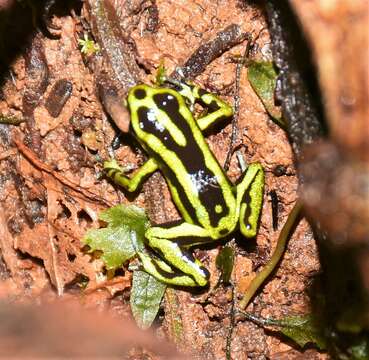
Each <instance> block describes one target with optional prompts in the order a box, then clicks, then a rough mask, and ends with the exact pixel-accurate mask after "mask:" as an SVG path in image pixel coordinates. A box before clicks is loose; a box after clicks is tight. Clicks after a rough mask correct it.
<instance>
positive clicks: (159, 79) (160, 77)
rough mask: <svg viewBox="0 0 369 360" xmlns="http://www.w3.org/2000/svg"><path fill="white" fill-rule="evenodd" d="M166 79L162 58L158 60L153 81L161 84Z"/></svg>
mask: <svg viewBox="0 0 369 360" xmlns="http://www.w3.org/2000/svg"><path fill="white" fill-rule="evenodd" d="M165 79H166V69H165V66H164V60H160V63H159V67H158V70H157V71H156V77H155V83H156V84H157V85H159V86H160V85H163V83H164V82H165Z"/></svg>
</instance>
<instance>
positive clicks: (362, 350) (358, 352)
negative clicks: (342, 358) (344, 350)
mask: <svg viewBox="0 0 369 360" xmlns="http://www.w3.org/2000/svg"><path fill="white" fill-rule="evenodd" d="M348 353H349V354H350V355H351V357H350V359H352V360H367V359H369V339H368V338H367V337H361V338H359V339H358V341H357V342H356V343H355V344H354V345H352V346H351V347H350V348H349V349H348Z"/></svg>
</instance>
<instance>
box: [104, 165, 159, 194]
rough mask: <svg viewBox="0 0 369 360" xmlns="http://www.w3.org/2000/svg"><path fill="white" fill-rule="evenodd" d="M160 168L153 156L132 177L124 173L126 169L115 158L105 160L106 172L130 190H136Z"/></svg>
mask: <svg viewBox="0 0 369 360" xmlns="http://www.w3.org/2000/svg"><path fill="white" fill-rule="evenodd" d="M157 169H158V164H157V162H156V161H155V160H154V159H153V158H151V159H149V160H147V161H146V162H145V163H144V164H143V165H142V166H141V167H140V168H139V169H138V170H137V171H136V172H135V174H134V175H133V177H132V178H129V177H127V176H126V175H124V170H123V169H122V168H121V167H120V166H119V165H118V163H117V162H116V161H115V160H109V161H105V162H104V170H105V171H106V174H107V175H108V176H109V177H110V178H111V179H113V180H114V182H115V183H116V184H118V185H121V186H123V187H124V188H125V189H126V190H128V191H129V192H135V191H136V190H137V188H138V187H139V186H140V185H141V184H142V183H143V181H144V180H145V179H146V178H147V177H148V176H149V175H151V174H152V173H153V172H155V171H156V170H157Z"/></svg>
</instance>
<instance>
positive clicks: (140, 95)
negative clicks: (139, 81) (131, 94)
mask: <svg viewBox="0 0 369 360" xmlns="http://www.w3.org/2000/svg"><path fill="white" fill-rule="evenodd" d="M135 97H136V98H137V99H139V100H142V99H144V98H145V97H146V91H145V90H144V89H136V90H135Z"/></svg>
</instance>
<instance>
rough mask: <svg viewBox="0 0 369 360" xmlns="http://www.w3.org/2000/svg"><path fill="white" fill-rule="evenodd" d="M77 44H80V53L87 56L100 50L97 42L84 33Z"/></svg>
mask: <svg viewBox="0 0 369 360" xmlns="http://www.w3.org/2000/svg"><path fill="white" fill-rule="evenodd" d="M78 44H79V45H80V46H81V53H82V54H85V55H87V56H90V55H93V54H95V53H98V52H99V51H100V46H99V44H96V43H95V41H93V40H92V39H89V38H88V35H87V34H86V33H85V34H84V35H83V39H78Z"/></svg>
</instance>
